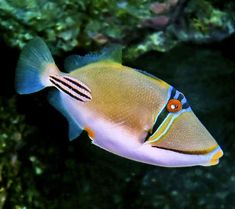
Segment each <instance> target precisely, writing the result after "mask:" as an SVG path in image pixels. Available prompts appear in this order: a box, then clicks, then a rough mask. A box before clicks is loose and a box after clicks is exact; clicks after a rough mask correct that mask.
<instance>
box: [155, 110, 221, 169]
mask: <svg viewBox="0 0 235 209" xmlns="http://www.w3.org/2000/svg"><path fill="white" fill-rule="evenodd" d="M150 143H151V145H152V146H153V147H157V148H161V149H165V150H169V151H173V152H177V153H182V154H185V155H188V156H189V157H190V159H191V157H192V156H194V158H192V159H194V160H195V159H196V158H197V160H196V161H197V164H198V165H204V166H210V165H216V164H218V163H219V158H221V157H222V156H223V151H222V149H221V148H220V147H219V145H218V144H217V142H216V141H215V139H214V138H213V137H212V136H211V134H210V133H209V132H208V131H207V129H206V128H205V127H204V126H203V125H202V123H201V122H200V121H199V119H198V118H197V117H196V115H195V114H194V113H193V112H192V111H188V112H183V113H181V114H179V115H178V116H177V117H175V118H174V120H173V121H172V123H171V126H170V127H168V129H167V130H166V131H165V134H164V135H163V136H161V137H160V138H159V139H158V140H156V141H154V140H153V141H152V142H150ZM192 163H195V162H192Z"/></svg>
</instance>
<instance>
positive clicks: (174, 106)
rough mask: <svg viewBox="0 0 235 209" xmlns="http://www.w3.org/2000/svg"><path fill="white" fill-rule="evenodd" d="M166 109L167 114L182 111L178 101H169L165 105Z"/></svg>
mask: <svg viewBox="0 0 235 209" xmlns="http://www.w3.org/2000/svg"><path fill="white" fill-rule="evenodd" d="M166 108H167V110H168V111H169V112H174V113H175V112H179V111H180V110H182V104H181V101H179V100H178V99H170V100H169V101H168V103H167V106H166Z"/></svg>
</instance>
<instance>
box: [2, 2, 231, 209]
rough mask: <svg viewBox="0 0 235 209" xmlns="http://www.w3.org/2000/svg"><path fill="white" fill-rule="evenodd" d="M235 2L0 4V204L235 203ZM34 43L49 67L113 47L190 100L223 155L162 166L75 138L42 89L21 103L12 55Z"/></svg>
mask: <svg viewBox="0 0 235 209" xmlns="http://www.w3.org/2000/svg"><path fill="white" fill-rule="evenodd" d="M234 30H235V2H234V0H227V1H221V0H197V1H195V0H166V1H164V0H162V1H160V0H159V1H153V0H138V1H136V0H120V1H119V0H86V1H85V0H57V1H56V0H0V73H1V74H0V93H1V94H0V209H45V208H47V209H72V208H73V209H109V208H117V209H136V208H139V209H154V208H157V209H158V208H160V209H170V208H177V209H178V208H179V209H188V208H190V209H199V208H200V209H230V208H231V209H232V208H235V198H234V197H235V143H234V141H235V120H234V107H235V94H234V92H235V82H234V79H235V34H234ZM35 36H40V37H42V38H43V39H44V40H45V41H46V43H47V44H48V45H49V47H50V49H51V51H52V53H53V55H54V56H55V60H56V63H57V64H58V66H59V68H60V69H63V60H64V58H65V57H66V56H68V55H70V54H80V55H84V54H86V53H89V52H91V51H94V50H99V49H102V48H103V47H104V46H107V45H109V44H113V43H118V44H122V45H123V46H124V49H123V64H125V65H128V66H130V67H134V68H138V69H142V70H145V71H147V72H150V73H152V74H154V75H156V76H157V77H159V78H161V79H162V80H164V81H167V82H168V83H170V84H171V85H173V86H175V87H176V88H177V89H179V90H180V91H182V92H184V94H185V95H186V96H187V98H188V100H189V102H190V104H191V106H192V108H193V110H194V111H195V113H196V115H197V116H198V117H199V118H200V120H201V121H202V123H203V124H204V125H205V126H206V127H207V128H208V130H209V131H210V132H211V133H212V135H213V136H214V138H215V139H216V140H217V141H218V143H219V144H220V145H221V147H222V149H223V150H224V157H223V158H222V159H221V162H220V164H219V165H217V166H213V167H191V168H177V169H175V168H162V167H156V166H151V165H145V164H141V163H137V162H134V161H130V160H127V159H124V158H121V157H118V156H116V155H113V154H111V153H108V152H106V151H104V150H101V149H99V148H98V147H95V146H93V145H91V143H90V139H89V138H88V136H87V135H86V133H85V132H84V133H82V135H81V136H80V137H79V138H78V139H77V140H74V141H72V142H69V140H68V137H67V132H68V130H67V129H68V127H67V122H66V120H65V118H64V117H63V116H62V115H61V114H59V113H58V112H57V111H56V110H55V109H54V108H53V107H51V106H50V105H49V104H48V102H47V92H48V90H47V89H46V90H43V91H42V92H39V93H36V94H31V95H26V96H18V95H16V92H15V89H14V74H15V68H16V64H17V60H18V56H19V53H20V51H21V49H22V48H23V46H24V45H25V44H26V43H27V42H28V41H29V40H31V39H32V38H33V37H35Z"/></svg>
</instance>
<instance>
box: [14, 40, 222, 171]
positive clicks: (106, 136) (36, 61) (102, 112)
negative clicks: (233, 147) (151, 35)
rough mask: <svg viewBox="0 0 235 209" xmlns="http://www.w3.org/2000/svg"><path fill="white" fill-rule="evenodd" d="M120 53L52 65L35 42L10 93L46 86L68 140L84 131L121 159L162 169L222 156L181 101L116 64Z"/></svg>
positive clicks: (165, 87) (44, 49) (160, 83)
mask: <svg viewBox="0 0 235 209" xmlns="http://www.w3.org/2000/svg"><path fill="white" fill-rule="evenodd" d="M121 56H122V52H121V47H120V46H116V47H114V46H113V47H110V48H105V49H104V50H102V51H101V52H99V53H93V54H88V55H85V56H79V55H72V56H69V57H68V58H67V59H66V60H65V65H64V67H65V72H67V73H64V72H61V71H60V70H59V69H58V67H57V66H56V64H55V62H54V60H53V58H52V55H51V53H50V50H49V49H48V47H47V46H46V44H45V43H44V41H43V40H42V39H40V38H35V39H33V40H32V41H30V42H29V43H28V44H27V45H26V46H25V47H24V49H23V51H22V52H21V55H20V58H19V61H18V65H17V69H16V90H17V92H18V93H19V94H30V93H33V92H37V91H39V90H41V89H43V88H45V87H52V88H51V89H50V90H51V91H50V92H49V96H48V98H49V102H50V103H51V104H52V105H53V106H54V107H55V108H56V109H57V110H59V111H60V112H61V113H62V114H63V115H64V116H65V117H66V118H67V120H68V124H69V138H70V140H72V139H75V138H77V137H78V136H79V135H80V134H81V132H82V131H83V130H85V131H86V132H87V134H88V136H89V138H90V139H91V141H92V143H93V144H94V145H97V146H98V147H100V148H102V149H104V150H107V151H109V152H112V153H114V154H117V155H119V156H122V157H125V158H128V159H131V160H135V161H139V162H143V163H147V164H151V165H158V166H165V167H185V166H195V165H202V166H210V165H216V164H218V162H219V158H220V157H222V155H223V151H222V149H221V148H220V146H219V145H218V144H217V142H216V141H215V139H214V138H213V137H212V136H211V134H210V133H209V132H208V131H207V130H206V128H205V127H204V126H203V125H202V124H201V122H200V121H199V120H198V118H197V117H196V116H195V114H194V113H193V111H192V109H191V107H190V105H189V103H188V101H187V99H186V98H185V96H184V95H183V94H182V93H181V92H180V91H178V90H176V89H175V88H174V87H173V86H171V85H169V84H167V83H166V82H164V81H162V80H160V79H159V78H156V77H154V76H152V75H150V74H148V73H145V72H144V71H140V70H136V69H133V68H130V67H127V66H124V65H122V64H121Z"/></svg>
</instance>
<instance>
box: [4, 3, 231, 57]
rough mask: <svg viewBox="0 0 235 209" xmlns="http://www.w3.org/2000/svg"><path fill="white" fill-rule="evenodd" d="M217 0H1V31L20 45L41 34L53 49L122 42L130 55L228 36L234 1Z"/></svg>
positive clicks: (7, 39)
mask: <svg viewBox="0 0 235 209" xmlns="http://www.w3.org/2000/svg"><path fill="white" fill-rule="evenodd" d="M159 2H163V1H159ZM217 4H218V3H217V1H207V0H198V1H193V0H190V1H184V0H168V1H165V2H164V3H158V1H153V0H139V1H138V4H136V1H131V0H129V1H126V0H123V1H116V0H114V1H107V0H99V1H98V0H88V1H82V0H80V1H77V0H66V1H62V0H58V1H40V0H27V1H23V0H2V1H0V31H1V32H2V34H3V37H4V39H5V40H6V42H8V43H9V45H11V46H13V47H19V48H22V47H23V46H24V45H25V44H26V43H27V42H28V41H29V40H30V39H32V38H33V37H35V36H41V37H42V38H44V39H45V40H46V42H47V43H48V44H49V45H50V46H51V48H52V49H53V53H56V54H61V53H63V52H65V51H70V50H72V49H75V48H82V49H86V50H88V51H90V50H93V49H94V48H97V47H100V46H102V45H105V44H110V43H121V44H123V45H124V46H125V47H127V49H128V50H127V57H128V58H130V59H131V58H132V59H133V58H136V57H138V56H139V55H141V54H143V53H145V52H148V51H151V50H156V51H160V52H166V51H168V50H170V49H172V48H174V47H175V46H176V45H177V44H178V43H180V42H189V41H190V42H210V41H219V40H222V39H224V38H226V37H228V36H229V35H231V34H232V33H233V32H234V25H235V24H234V21H235V20H234V18H233V17H234V12H235V11H234V4H233V3H232V2H231V3H230V4H227V6H225V7H224V8H223V10H221V9H219V8H217V7H216V6H217ZM153 5H155V6H153ZM159 5H160V6H159ZM6 34H7V35H6Z"/></svg>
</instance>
